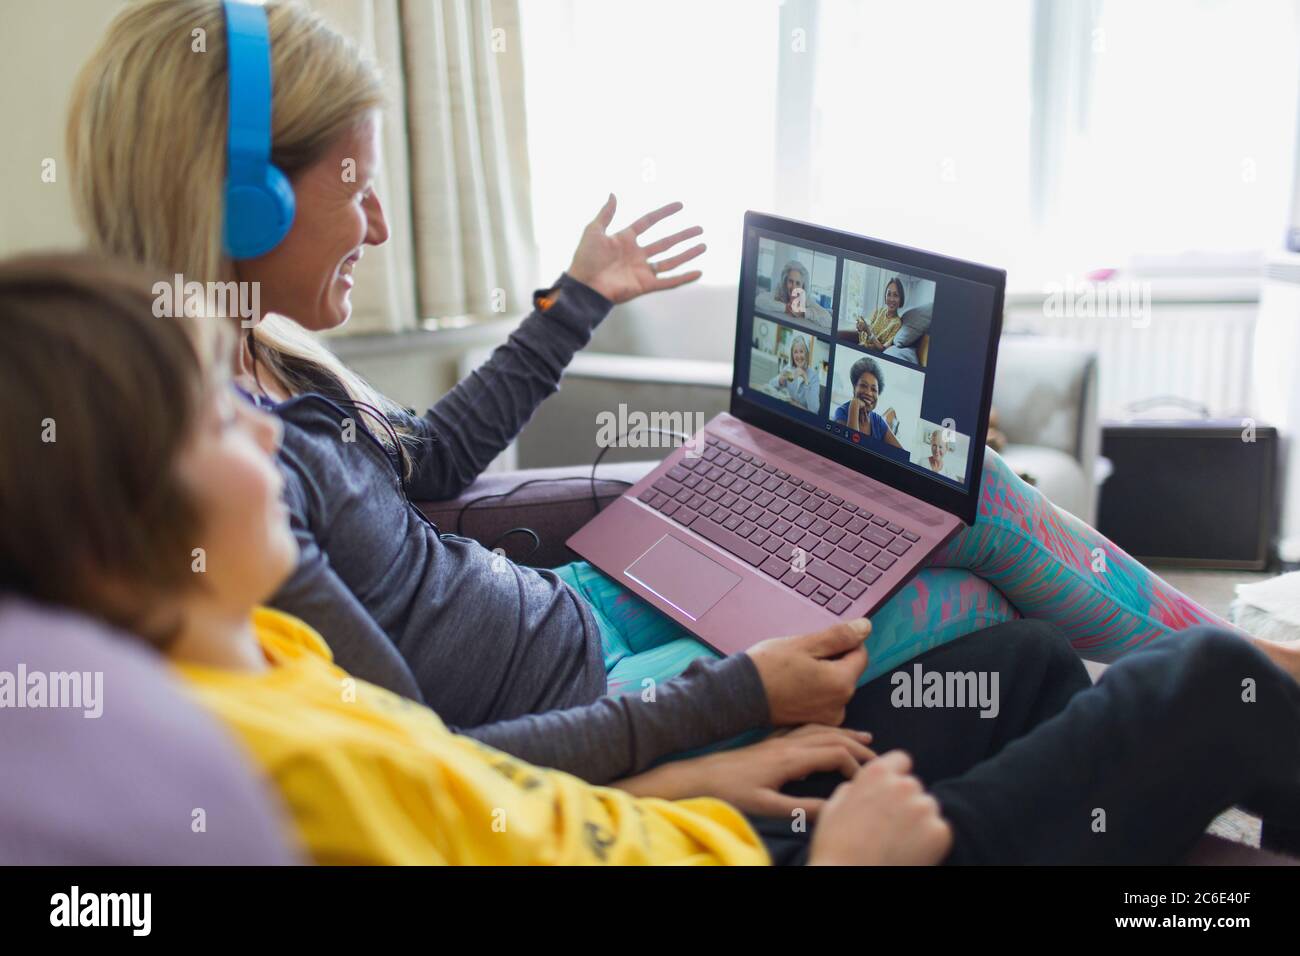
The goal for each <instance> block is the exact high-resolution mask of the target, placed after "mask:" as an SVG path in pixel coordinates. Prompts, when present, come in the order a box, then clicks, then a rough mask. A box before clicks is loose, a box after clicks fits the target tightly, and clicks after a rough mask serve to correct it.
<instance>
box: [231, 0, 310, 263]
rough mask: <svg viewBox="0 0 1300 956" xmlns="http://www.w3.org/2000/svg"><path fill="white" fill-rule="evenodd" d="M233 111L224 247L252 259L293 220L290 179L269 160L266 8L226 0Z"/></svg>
mask: <svg viewBox="0 0 1300 956" xmlns="http://www.w3.org/2000/svg"><path fill="white" fill-rule="evenodd" d="M223 6H224V7H225V11H226V49H227V50H228V51H229V54H230V55H229V63H228V67H229V73H230V87H229V100H230V116H229V122H228V125H227V134H226V151H227V156H226V221H225V229H224V241H225V247H226V252H227V253H228V254H229V255H230V256H231V258H233V259H252V258H253V257H255V256H260V255H264V254H265V253H268V252H270V251H271V250H272V249H274V248H275V247H276V246H278V245H279V244H280V242H281V240H283V239H284V237H285V235H286V234H287V233H288V232H289V227H290V226H291V225H293V212H294V198H293V187H292V186H290V185H289V179H288V177H286V176H285V175H284V173H282V172H280V170H278V169H276V167H275V166H273V165H271V34H270V29H269V28H268V26H267V21H266V10H265V9H263V8H262V7H261V6H255V5H253V4H251V3H240V2H237V0H224V3H223Z"/></svg>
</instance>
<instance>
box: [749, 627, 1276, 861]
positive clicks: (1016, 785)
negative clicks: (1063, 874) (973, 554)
mask: <svg viewBox="0 0 1300 956" xmlns="http://www.w3.org/2000/svg"><path fill="white" fill-rule="evenodd" d="M918 663H919V664H920V665H921V669H922V672H923V673H924V672H931V671H934V672H940V673H947V672H985V673H992V672H996V673H997V674H998V690H999V695H998V697H999V713H998V715H997V717H996V718H993V719H989V718H981V717H980V715H979V710H978V709H977V708H975V707H968V708H953V707H951V706H948V707H937V708H920V709H917V708H911V709H908V708H903V707H896V706H894V702H893V701H891V697H896V696H897V695H898V694H899V693H901V691H900V689H899V688H898V687H896V685H895V680H894V674H897V673H900V672H903V673H906V674H908V675H914V674H915V665H917V664H918ZM845 723H846V725H847V726H851V727H855V728H858V729H861V730H870V731H871V732H872V733H873V734H874V735H875V742H874V744H873V747H874V748H875V749H876V750H877V751H878V752H884V751H886V750H892V749H902V750H906V751H908V752H909V753H910V754H911V755H912V757H913V762H914V767H915V769H914V771H913V772H914V773H916V775H917V776H918V777H920V779H921V780H922V781H923V782H924V783H925V784H926V786H927V788H928V789H929V790H930V791H931V792H932V793H933V794H934V796H935V797H936V799H938V801H939V803H940V806H941V807H942V812H943V814H944V816H945V817H946V818H947V819H948V821H949V822H950V823H951V824H952V827H953V835H954V840H953V849H952V853H951V854H950V856H949V858H948V862H949V863H959V864H960V863H985V864H987V863H996V864H1012V863H1024V864H1033V863H1074V864H1080V863H1103V864H1136V863H1156V864H1160V863H1173V862H1177V861H1178V860H1179V859H1181V857H1182V856H1183V855H1184V854H1185V853H1186V852H1187V851H1188V850H1189V849H1190V847H1191V846H1192V845H1193V844H1194V843H1195V842H1196V840H1197V839H1198V838H1199V837H1200V835H1201V834H1202V833H1203V832H1204V830H1205V827H1206V826H1207V824H1208V823H1209V822H1210V820H1212V819H1213V818H1214V816H1215V815H1216V814H1218V813H1220V812H1221V811H1223V810H1224V809H1226V808H1228V807H1230V806H1234V805H1243V806H1247V807H1249V808H1250V809H1252V810H1254V811H1256V812H1258V813H1261V814H1262V815H1264V816H1265V817H1266V818H1267V819H1269V820H1275V821H1277V822H1278V823H1279V824H1281V825H1283V826H1295V825H1296V824H1297V823H1300V685H1297V684H1296V682H1295V681H1294V680H1293V679H1292V678H1291V677H1290V676H1289V675H1287V674H1286V673H1284V672H1283V671H1282V670H1280V669H1279V668H1278V667H1276V666H1275V665H1274V664H1273V663H1272V662H1271V661H1269V660H1268V658H1266V657H1265V656H1264V655H1263V654H1261V653H1260V652H1259V651H1258V650H1256V649H1255V648H1254V647H1253V646H1252V645H1251V644H1250V643H1249V642H1248V641H1245V640H1243V639H1242V638H1241V637H1239V636H1237V635H1233V634H1230V633H1227V632H1224V631H1220V630H1217V629H1214V628H1209V627H1196V628H1191V629H1189V630H1187V631H1183V632H1181V633H1179V634H1174V635H1171V636H1169V637H1166V638H1162V639H1160V640H1157V641H1154V642H1152V643H1151V644H1149V645H1147V646H1145V647H1143V648H1141V649H1139V650H1136V651H1133V652H1132V653H1130V654H1128V655H1126V656H1125V657H1123V658H1121V659H1120V660H1119V661H1118V662H1117V663H1115V664H1113V665H1111V667H1110V668H1109V670H1108V671H1107V672H1106V674H1105V675H1104V677H1103V678H1102V680H1101V681H1100V682H1099V683H1098V684H1097V685H1096V686H1095V687H1094V686H1092V685H1091V682H1090V681H1089V679H1088V675H1087V672H1086V670H1085V669H1084V667H1083V664H1082V662H1081V661H1080V660H1079V658H1078V657H1077V656H1076V654H1075V653H1074V651H1073V650H1072V649H1071V648H1070V646H1069V644H1068V642H1067V641H1066V640H1065V638H1064V636H1063V635H1062V634H1061V633H1060V632H1059V631H1058V630H1057V629H1056V628H1054V627H1053V626H1051V625H1049V624H1047V623H1045V622H1042V621H1030V620H1021V621H1013V622H1010V623H1008V624H1002V625H998V626H996V627H992V628H988V629H986V630H983V631H978V632H976V633H974V634H970V635H968V636H966V637H964V638H961V639H960V640H957V641H953V642H951V643H949V644H947V645H945V646H944V647H941V648H937V649H935V650H933V651H930V652H929V653H927V654H924V655H922V656H920V657H918V658H916V659H915V660H914V661H910V662H908V663H907V664H905V665H903V666H902V667H900V668H897V669H896V670H895V671H893V672H891V673H890V674H886V675H883V676H881V677H880V678H878V679H876V680H874V681H872V682H871V683H870V684H867V685H866V686H864V687H862V688H861V689H860V690H859V691H858V693H857V695H856V696H855V697H854V699H853V701H852V702H851V704H850V707H849V712H848V718H847V719H846V721H845ZM842 779H843V778H841V777H836V776H833V775H829V774H825V775H822V774H819V775H816V776H815V777H810V778H809V779H808V780H806V781H802V782H800V783H799V784H795V785H792V786H791V787H789V788H787V792H790V793H799V794H806V795H813V796H825V795H828V794H829V793H830V791H831V790H832V789H833V788H834V787H835V786H836V785H837V784H838V783H840V782H842ZM752 822H753V823H754V825H755V827H756V828H757V829H758V831H759V833H760V835H761V836H762V837H763V839H764V842H765V843H767V845H768V849H769V850H770V852H771V853H772V856H773V859H774V861H775V862H777V863H783V864H792V863H801V862H803V861H804V860H805V858H806V855H807V847H808V837H809V835H808V834H799V833H792V832H791V822H790V821H789V820H784V819H754V820H753V821H752Z"/></svg>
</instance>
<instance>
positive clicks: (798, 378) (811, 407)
mask: <svg viewBox="0 0 1300 956" xmlns="http://www.w3.org/2000/svg"><path fill="white" fill-rule="evenodd" d="M789 335H790V364H789V366H788V367H786V368H784V369H782V370H781V372H780V373H779V374H778V375H777V376H776V377H775V378H773V379H772V381H770V382H768V383H767V387H768V388H770V389H773V390H775V391H776V392H778V393H780V392H784V393H785V397H786V399H787V400H788V401H790V402H791V403H793V404H795V405H798V406H799V407H800V408H803V409H805V410H807V411H810V412H817V411H819V410H820V409H821V384H822V382H821V375H820V374H819V373H818V371H817V368H816V366H814V365H813V357H812V356H813V352H812V345H811V344H810V341H809V340H810V339H811V338H812V337H811V336H803V335H798V334H797V333H794V332H791V333H789Z"/></svg>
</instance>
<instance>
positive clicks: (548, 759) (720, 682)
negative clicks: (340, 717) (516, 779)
mask: <svg viewBox="0 0 1300 956" xmlns="http://www.w3.org/2000/svg"><path fill="white" fill-rule="evenodd" d="M770 719H771V712H770V710H769V709H768V703H767V694H766V692H765V691H764V690H763V682H762V680H761V679H760V678H759V676H758V668H757V667H755V666H754V662H753V659H752V658H750V656H749V655H748V654H736V655H733V656H732V657H727V658H723V659H722V660H704V659H701V660H696V661H694V662H693V663H692V664H691V665H690V667H688V668H687V669H686V670H685V671H684V672H683V673H682V674H681V675H680V676H679V677H676V678H674V679H673V680H670V681H665V682H664V683H662V684H659V685H658V686H657V687H655V688H654V699H653V700H646V699H644V697H643V695H642V693H640V692H639V689H638V691H635V692H633V693H630V694H626V695H621V696H617V697H602V698H601V699H600V700H597V701H595V702H594V703H591V704H587V705H585V706H582V707H572V708H569V709H567V710H553V711H549V712H547V713H543V714H529V715H526V716H523V717H517V718H514V719H512V720H505V721H500V722H499V723H494V724H486V725H483V726H481V727H472V728H459V729H457V732H458V733H462V734H465V735H466V736H469V737H473V738H474V739H476V740H478V741H480V742H482V743H485V744H488V745H489V746H492V747H495V748H496V749H497V750H502V751H505V752H506V753H509V754H513V755H514V756H516V757H518V758H520V759H521V760H525V761H527V762H528V763H532V764H537V765H538V766H542V767H551V768H553V769H556V770H563V771H564V772H566V773H570V774H573V775H574V776H575V777H581V778H582V779H583V780H586V781H587V782H588V783H594V784H606V783H612V782H613V781H616V780H621V779H623V778H625V777H631V776H633V775H635V774H638V773H641V772H642V771H643V770H647V769H648V768H649V767H651V766H652V765H653V764H655V763H656V762H658V761H659V760H662V759H663V758H664V757H668V756H671V755H672V754H677V753H683V752H685V751H688V750H694V749H696V748H698V747H704V746H707V745H709V744H713V743H718V742H720V741H723V740H727V739H729V738H731V737H735V736H736V735H738V734H741V733H744V732H745V731H748V730H754V729H756V728H759V727H764V726H766V725H767V724H768V722H769V721H770Z"/></svg>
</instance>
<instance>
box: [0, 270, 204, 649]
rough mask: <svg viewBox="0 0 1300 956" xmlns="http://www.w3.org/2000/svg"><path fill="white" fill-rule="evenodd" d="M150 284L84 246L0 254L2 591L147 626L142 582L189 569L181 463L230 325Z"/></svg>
mask: <svg viewBox="0 0 1300 956" xmlns="http://www.w3.org/2000/svg"><path fill="white" fill-rule="evenodd" d="M152 288H153V283H152V282H151V280H150V277H149V276H147V275H146V274H144V273H142V272H141V271H140V270H139V268H138V267H137V266H133V265H130V264H127V263H122V262H116V261H112V260H107V259H102V258H98V257H95V256H92V255H88V254H62V253H60V254H45V255H29V256H24V257H21V258H16V259H9V260H7V261H4V262H0V340H2V341H3V343H4V345H3V347H2V348H0V591H7V592H16V593H18V594H21V595H25V596H27V597H29V598H33V599H35V600H38V601H44V602H50V603H56V604H60V605H65V606H68V607H73V608H76V609H78V610H82V611H85V612H87V613H89V614H92V615H94V616H96V617H99V618H102V619H105V620H108V621H110V622H111V623H113V624H116V625H118V626H120V627H123V628H126V629H131V630H136V632H137V633H141V636H145V637H150V636H153V637H157V635H149V634H144V633H142V631H141V629H140V628H139V626H138V625H139V623H140V622H139V620H138V618H139V617H140V613H141V610H140V609H142V608H146V607H148V606H149V604H150V598H151V597H152V596H158V595H162V594H167V593H175V592H176V591H177V590H178V589H182V588H188V587H193V586H195V585H196V583H197V582H196V581H195V579H196V577H198V576H197V575H195V574H193V573H192V571H191V560H192V558H191V549H192V548H193V543H194V541H195V540H196V539H197V536H198V532H199V531H200V530H201V529H200V527H199V519H200V516H199V514H198V513H197V510H196V507H195V505H194V502H193V501H192V499H191V497H190V495H189V494H188V492H187V490H186V489H185V488H184V487H183V486H182V482H181V480H180V477H179V474H178V471H177V468H176V463H177V460H178V458H179V456H180V454H181V451H182V449H183V448H184V446H185V444H186V442H187V441H188V439H189V437H190V436H191V435H193V434H194V429H195V426H196V423H197V420H198V416H199V412H200V409H201V408H202V404H203V398H204V395H205V394H206V393H207V391H208V390H209V389H210V388H212V387H213V386H214V384H215V381H214V372H213V370H214V369H216V368H217V367H218V366H217V365H216V364H215V361H214V359H215V356H217V355H224V354H228V351H229V347H228V340H227V341H224V342H223V338H227V337H228V336H229V334H230V332H229V329H228V326H229V324H230V323H229V320H227V319H224V318H219V317H211V318H180V319H178V318H158V317H155V315H154V313H153V303H154V298H155V297H154V295H153V292H152ZM125 595H130V600H127V599H125ZM128 605H131V606H128Z"/></svg>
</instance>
